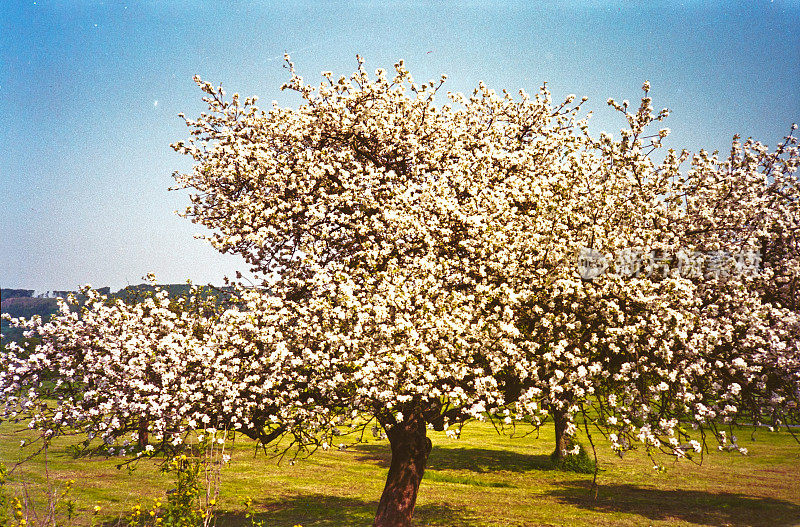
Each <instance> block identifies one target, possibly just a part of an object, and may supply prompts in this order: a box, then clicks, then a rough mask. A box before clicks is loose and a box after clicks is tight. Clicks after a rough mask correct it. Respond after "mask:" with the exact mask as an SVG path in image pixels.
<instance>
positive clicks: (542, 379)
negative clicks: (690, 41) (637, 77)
mask: <svg viewBox="0 0 800 527" xmlns="http://www.w3.org/2000/svg"><path fill="white" fill-rule="evenodd" d="M287 66H288V67H289V69H290V72H291V78H290V80H289V82H288V83H287V84H286V85H284V89H288V90H291V91H294V92H296V93H297V94H299V96H300V97H301V98H302V104H301V105H300V106H299V107H298V108H281V107H279V106H277V105H276V104H273V105H272V106H271V107H270V108H269V109H266V110H262V109H259V108H258V107H257V106H256V98H255V97H254V98H248V99H245V100H244V101H242V100H240V98H239V97H238V95H234V96H233V97H232V98H231V99H230V100H228V99H226V98H225V94H224V92H223V90H222V89H221V88H217V87H214V86H213V85H211V84H209V83H207V82H203V81H201V80H200V79H196V82H197V84H198V86H199V87H200V89H201V90H202V91H203V92H204V93H205V97H204V100H205V101H206V102H207V103H208V106H209V111H208V113H203V114H201V116H200V117H199V118H198V119H197V120H189V119H187V121H186V122H187V124H188V126H189V128H190V130H191V138H190V139H189V140H188V141H186V142H178V143H176V144H175V145H173V147H174V148H175V150H177V151H178V152H181V153H183V154H187V155H189V156H191V157H192V158H193V160H194V168H193V170H192V171H191V172H190V173H188V174H177V175H176V179H177V182H178V187H179V188H183V189H189V191H190V193H191V206H190V207H189V208H188V209H187V211H186V216H188V217H189V218H190V219H191V220H192V221H194V222H196V223H198V224H201V225H203V226H205V227H207V228H208V229H210V232H211V234H210V236H209V240H210V242H211V244H212V245H213V246H214V247H215V248H216V249H218V250H219V251H221V252H223V253H234V254H238V255H241V256H242V257H244V259H245V260H246V262H247V263H248V264H249V266H250V271H251V272H252V274H253V275H255V276H256V277H257V279H258V280H259V283H258V286H259V287H256V288H249V289H241V290H240V291H239V293H238V294H237V295H236V298H235V301H233V302H230V303H228V304H227V305H225V306H222V305H220V303H219V302H209V301H208V300H207V299H203V298H200V297H199V296H198V297H193V298H186V299H183V300H175V299H170V298H168V297H167V295H166V294H165V293H160V294H157V295H154V296H153V297H151V298H149V299H147V300H146V301H142V302H137V303H132V304H131V303H125V302H122V301H110V300H108V299H107V298H105V297H103V296H102V295H99V294H96V293H95V292H93V291H92V290H90V289H88V290H86V294H87V295H88V297H87V299H86V302H85V304H84V305H83V307H82V308H81V309H80V310H74V309H73V310H70V309H69V307H68V305H67V304H66V303H64V304H62V310H61V312H60V314H59V315H57V316H55V317H54V318H53V319H52V320H50V321H42V320H39V319H33V320H16V321H13V322H14V323H15V324H17V325H20V326H24V327H26V328H27V329H28V330H29V331H30V335H32V336H36V337H38V339H39V342H40V343H39V344H38V345H37V346H36V347H35V348H34V349H27V350H25V349H23V348H21V347H15V346H14V345H11V346H9V351H8V352H6V354H5V356H4V357H3V360H2V366H0V392H1V393H2V401H1V402H0V415H1V416H2V418H3V419H6V420H16V421H24V422H27V423H29V426H30V427H32V428H37V429H40V430H42V431H43V437H44V439H45V440H47V439H49V438H52V437H54V436H56V435H59V434H67V433H78V434H83V435H85V436H87V438H88V439H91V438H95V437H96V438H99V439H101V440H102V443H103V444H104V445H105V448H108V449H109V450H110V449H116V451H117V452H118V453H122V454H132V453H134V452H135V451H140V449H141V448H144V449H145V451H152V452H155V453H158V452H160V451H164V450H169V449H173V448H180V447H181V445H183V444H184V443H185V442H186V441H187V438H189V437H191V436H192V434H193V433H194V432H196V431H200V430H208V429H215V430H228V431H238V432H239V433H243V434H245V435H247V436H249V437H251V438H253V439H255V440H257V441H260V442H263V443H265V444H266V443H270V442H272V441H274V440H276V439H279V438H286V437H288V438H291V439H292V440H293V442H294V443H295V444H298V445H300V446H301V447H309V446H323V447H324V446H326V445H328V444H329V443H330V442H331V441H332V438H333V435H334V434H335V433H338V428H337V426H341V425H342V423H347V422H349V423H351V424H353V426H367V425H368V424H370V423H375V424H377V425H378V426H380V427H381V428H382V429H383V430H385V433H386V435H387V436H388V439H389V443H390V446H391V454H392V458H391V465H390V469H389V473H388V477H387V482H386V486H385V489H384V492H383V495H382V496H381V499H380V502H379V505H378V510H377V515H376V520H375V525H380V526H386V525H409V524H410V521H411V516H412V513H413V509H414V504H415V501H416V495H417V490H418V487H419V484H420V481H421V479H422V476H423V472H424V469H425V464H426V461H427V457H428V454H429V452H430V450H431V441H430V439H429V438H428V437H427V430H428V429H434V430H447V431H448V433H450V434H453V435H458V433H459V431H460V425H462V424H463V423H465V422H466V421H468V420H471V419H478V420H484V419H492V420H494V421H495V422H496V424H497V425H498V427H499V428H505V429H513V428H514V427H519V426H525V427H530V426H533V427H537V426H540V425H541V424H542V423H543V422H545V421H547V420H549V419H551V420H552V421H553V422H554V423H555V428H556V442H557V444H556V449H555V454H556V455H557V456H566V455H568V454H569V453H570V451H572V450H573V447H574V443H573V442H572V440H571V438H572V437H574V436H575V435H576V434H579V433H582V432H585V433H586V434H589V433H590V430H599V431H600V432H601V433H602V434H604V435H605V436H606V437H607V438H609V439H610V442H611V445H612V447H613V449H615V450H616V451H618V452H623V451H625V450H627V449H632V448H636V447H637V446H642V447H644V448H645V449H647V450H648V451H651V452H658V451H661V452H664V453H666V454H670V455H673V456H677V457H692V456H693V455H696V454H698V453H700V454H702V453H703V452H704V451H706V450H707V449H708V448H709V445H712V442H713V445H712V446H714V447H716V445H717V444H718V443H719V444H721V445H722V446H726V445H727V442H728V441H729V440H730V437H729V435H726V427H728V426H734V425H736V424H740V423H751V424H765V425H769V426H772V427H780V426H782V425H785V424H791V423H797V422H798V417H800V414H799V413H798V407H797V401H798V398H799V397H800V350H799V349H798V347H799V346H800V310H799V308H800V306H798V289H797V288H798V285H800V283H799V282H798V278H800V231H798V228H799V227H800V185H798V178H797V175H796V172H797V168H798V163H799V159H800V158H799V157H798V150H797V146H796V145H797V143H796V139H795V138H794V137H793V136H792V135H791V134H790V135H789V136H788V137H786V138H785V139H784V140H783V142H782V143H780V144H779V145H778V146H777V148H776V149H774V150H771V149H768V148H767V147H766V146H764V145H763V144H761V143H758V142H755V141H751V140H748V141H746V142H741V141H740V140H739V139H738V138H735V139H734V142H733V147H732V150H731V152H730V156H728V157H727V158H725V159H720V158H719V157H718V156H717V154H710V153H707V152H704V151H701V152H700V153H698V154H695V155H693V156H690V154H689V153H688V152H685V151H684V152H677V151H674V150H669V151H668V152H666V154H664V155H662V156H660V157H661V158H663V160H661V161H660V162H656V161H654V159H653V156H652V154H653V152H654V151H655V150H656V149H657V148H659V147H661V142H662V140H663V139H664V138H665V137H666V136H667V134H668V133H669V131H668V130H667V129H661V130H653V127H654V126H656V124H657V123H658V122H660V121H662V120H663V119H665V118H666V117H667V113H668V112H667V111H666V110H662V111H661V112H658V113H656V112H654V110H653V108H652V105H651V99H650V97H649V96H648V91H649V89H650V87H649V84H648V83H645V85H644V87H643V88H644V92H645V93H644V97H643V98H642V99H641V104H640V105H639V106H638V108H629V105H628V103H627V101H625V102H623V103H617V102H615V101H613V100H609V104H610V105H612V106H613V107H615V108H616V109H617V110H619V112H620V113H621V115H622V116H623V118H624V119H625V121H626V127H625V128H624V129H623V130H622V131H621V134H620V136H619V138H618V139H617V138H613V137H612V136H611V135H608V134H600V136H599V137H593V136H592V135H591V134H590V133H589V131H588V124H587V116H584V115H583V112H582V109H581V105H582V102H583V101H580V102H575V100H574V97H573V96H570V97H568V98H567V99H566V100H565V101H563V102H562V103H561V104H554V103H553V102H552V100H551V95H550V93H549V92H548V90H547V89H546V87H543V88H542V89H541V90H539V92H538V93H536V94H535V95H534V96H530V95H528V94H526V93H524V92H520V94H519V96H518V97H514V96H512V95H510V94H508V93H506V92H503V93H502V94H498V93H496V92H495V91H493V90H490V89H489V88H487V87H486V86H484V85H483V84H481V85H479V87H478V88H477V89H476V90H475V91H474V92H473V93H472V94H471V95H470V96H464V95H461V94H453V93H448V94H447V97H446V100H445V102H443V103H440V104H435V103H434V95H435V94H437V92H438V91H439V90H440V88H441V86H442V84H443V82H444V80H445V78H444V77H442V79H441V80H440V81H437V82H429V83H425V84H418V83H416V82H415V81H414V80H413V78H412V77H411V75H410V74H409V72H408V71H407V70H406V69H405V67H404V65H403V63H402V62H400V63H398V64H396V65H395V68H394V70H395V71H394V73H393V74H391V75H390V74H389V73H387V72H386V71H384V70H378V71H377V72H376V74H375V75H374V76H370V75H368V73H367V71H366V70H365V68H364V67H363V63H362V61H361V59H359V65H358V69H357V71H356V72H355V73H354V74H353V75H352V76H350V77H349V78H346V77H340V78H338V79H337V78H334V77H333V76H332V74H331V73H329V72H324V73H323V81H322V82H321V83H320V84H319V85H316V86H314V85H310V84H307V83H306V82H305V81H304V80H303V79H302V78H301V77H300V76H298V75H297V74H296V72H295V69H294V67H293V66H292V64H291V62H289V59H288V57H287ZM583 100H585V99H583ZM793 129H794V128H793ZM659 152H660V151H659ZM579 426H582V427H585V430H579V428H578V427H579ZM575 448H577V447H575ZM734 448H736V446H735V445H734ZM740 450H741V451H742V452H745V449H743V448H742V449H740Z"/></svg>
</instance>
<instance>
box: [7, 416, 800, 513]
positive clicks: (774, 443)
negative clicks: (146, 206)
mask: <svg viewBox="0 0 800 527" xmlns="http://www.w3.org/2000/svg"><path fill="white" fill-rule="evenodd" d="M14 430H15V429H14V427H12V426H11V425H8V424H6V425H2V426H0V461H2V462H4V463H5V464H6V465H7V466H9V468H11V466H13V465H14V463H15V462H16V461H18V460H19V459H22V458H24V457H25V455H26V454H28V453H29V450H27V449H26V448H22V449H21V448H20V447H19V443H20V440H21V439H23V438H25V436H27V435H28V434H30V432H22V433H17V432H15V431H14ZM739 436H740V438H739V443H740V445H742V446H746V447H747V448H748V450H749V451H750V455H748V456H742V455H740V454H738V453H735V452H734V453H726V452H713V453H712V454H711V455H708V456H706V457H705V459H704V461H703V464H702V465H701V466H698V465H696V464H694V463H691V462H687V461H679V462H673V461H671V460H670V459H669V458H662V460H661V461H662V462H663V463H664V464H665V466H666V468H667V471H666V473H657V472H656V471H654V470H653V467H652V465H653V463H652V461H651V460H650V459H648V458H647V457H646V456H644V455H643V454H642V453H641V452H634V453H630V454H628V455H626V456H625V457H624V458H622V459H620V458H618V457H616V456H614V455H613V453H612V452H611V451H610V449H609V448H608V444H607V443H605V442H603V441H601V442H600V444H599V445H598V453H599V455H600V461H601V472H600V474H599V476H598V483H599V484H600V488H599V491H598V496H597V499H594V498H593V495H592V494H591V493H590V487H591V480H592V476H591V475H584V474H575V473H570V472H561V471H558V470H554V469H553V467H552V464H551V462H550V459H549V454H550V452H551V451H552V448H553V433H552V429H548V428H545V429H543V430H542V434H541V437H540V438H538V439H537V437H536V435H535V434H534V435H529V436H527V437H524V438H508V437H505V436H500V435H498V434H497V432H496V431H495V430H494V428H493V427H492V426H491V425H488V424H484V423H472V424H470V425H468V426H466V427H465V428H464V431H463V434H462V437H461V439H458V440H453V439H448V438H447V437H446V436H445V435H444V434H443V433H437V432H431V438H432V440H433V444H434V448H433V451H432V452H431V455H430V459H429V462H428V470H427V473H426V477H425V479H424V480H423V482H422V485H421V487H420V491H419V499H418V502H417V510H416V514H415V517H416V524H417V525H441V526H473V525H474V526H480V525H487V526H488V525H493V526H501V525H503V526H506V525H542V524H546V525H587V526H588V525H764V526H767V525H768V526H774V525H777V526H779V525H787V526H788V525H796V524H800V445H798V444H797V443H795V442H794V440H793V439H792V438H791V437H790V436H789V435H788V434H785V433H778V434H774V433H768V432H766V431H759V432H757V433H756V439H757V441H755V442H751V441H750V432H749V431H742V433H740V434H739ZM595 439H597V438H595ZM343 441H346V437H345V438H343ZM67 446H68V442H67V441H66V440H59V441H58V442H57V443H56V444H55V445H54V446H53V448H52V449H51V450H50V452H49V454H48V469H49V475H50V478H51V481H53V482H55V484H56V485H60V484H61V483H59V482H63V481H65V480H67V479H75V480H77V483H76V485H75V491H74V493H73V495H74V497H75V499H76V500H77V501H78V508H79V512H82V513H83V517H84V518H86V520H85V521H84V523H88V518H89V516H90V511H91V509H92V508H93V507H94V506H95V504H99V505H100V506H101V507H102V511H101V516H102V517H103V520H104V521H107V522H111V523H116V522H117V521H118V520H119V519H120V518H123V517H124V515H125V514H127V512H128V511H129V510H130V509H131V507H133V506H134V505H135V504H136V503H137V502H142V503H149V502H150V501H151V500H152V498H156V497H162V496H163V495H164V493H165V492H166V491H167V490H169V489H170V488H171V486H172V485H173V482H172V481H171V479H170V477H169V476H168V475H164V474H161V473H160V472H159V471H158V468H157V466H156V465H155V464H154V463H153V462H150V461H144V462H141V463H139V465H138V466H137V467H136V469H135V470H133V471H132V472H130V473H129V472H128V471H127V470H126V469H124V468H123V469H117V468H116V465H117V464H119V463H120V461H121V460H120V459H119V458H106V457H89V458H78V459H76V458H74V457H73V456H72V455H71V454H70V450H69V449H68V448H67ZM232 456H233V457H232V464H231V466H230V467H229V468H227V469H225V470H224V474H223V486H222V499H221V501H220V511H221V512H220V514H219V520H218V524H219V525H222V526H228V525H230V526H238V525H243V524H244V523H245V519H244V515H243V505H242V501H243V500H244V499H245V498H246V497H251V498H252V499H253V501H254V508H255V510H256V511H257V512H258V514H257V519H263V520H264V521H265V527H270V526H292V525H295V524H302V525H303V526H304V527H309V526H338V525H342V526H348V525H369V524H371V521H372V517H373V514H374V511H375V509H376V506H377V500H378V498H379V497H380V494H381V491H382V489H383V484H384V478H385V477H386V471H387V470H388V462H389V449H388V443H387V442H386V441H385V440H384V441H375V440H370V441H368V442H366V443H363V444H358V445H354V446H351V447H348V448H346V449H343V450H339V449H338V448H334V449H331V450H329V451H321V450H320V451H318V452H317V453H315V454H314V455H313V456H311V457H309V458H299V459H297V460H295V462H294V464H290V463H289V461H288V458H284V460H283V461H282V462H281V463H280V464H278V462H277V460H276V459H274V458H269V457H267V456H265V455H264V454H263V452H262V453H258V454H256V451H255V449H254V447H253V445H252V443H250V442H248V441H244V440H241V439H237V440H236V443H235V445H234V446H233V447H232ZM13 478H14V481H15V482H16V484H20V483H22V482H26V484H27V485H28V488H29V489H35V488H42V487H43V485H44V484H45V480H46V478H45V474H44V459H43V458H42V457H38V458H36V459H33V460H31V461H29V462H27V463H25V464H23V465H21V466H19V467H18V468H17V469H16V470H15V472H14V474H13Z"/></svg>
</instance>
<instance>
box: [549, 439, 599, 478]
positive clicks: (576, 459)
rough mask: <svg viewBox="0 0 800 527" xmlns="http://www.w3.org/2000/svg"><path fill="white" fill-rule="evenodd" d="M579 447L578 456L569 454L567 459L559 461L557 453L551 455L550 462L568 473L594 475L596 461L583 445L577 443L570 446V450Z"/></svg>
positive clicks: (574, 442)
mask: <svg viewBox="0 0 800 527" xmlns="http://www.w3.org/2000/svg"><path fill="white" fill-rule="evenodd" d="M576 445H577V446H578V453H577V454H567V455H566V456H565V457H563V458H561V459H559V458H558V456H557V455H556V452H553V453H552V454H550V461H551V462H552V463H553V465H554V466H555V467H556V468H557V469H558V470H564V471H567V472H577V473H579V474H594V469H595V466H594V460H593V459H592V458H591V457H589V454H588V453H587V452H586V449H585V448H583V445H582V444H580V443H578V442H577V441H573V442H571V443H570V444H569V447H568V450H571V449H573V448H574V447H575V446H576Z"/></svg>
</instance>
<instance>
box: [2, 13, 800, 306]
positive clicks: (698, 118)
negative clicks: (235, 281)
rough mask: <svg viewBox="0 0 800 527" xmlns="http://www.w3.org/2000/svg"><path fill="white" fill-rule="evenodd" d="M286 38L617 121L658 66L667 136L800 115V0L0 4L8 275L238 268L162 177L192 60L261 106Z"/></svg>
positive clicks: (78, 280) (320, 55)
mask: <svg viewBox="0 0 800 527" xmlns="http://www.w3.org/2000/svg"><path fill="white" fill-rule="evenodd" d="M284 51H288V52H289V53H291V55H292V58H293V60H294V62H295V64H296V66H297V68H298V70H299V72H300V74H301V75H303V76H304V77H305V78H306V79H314V78H318V75H319V72H320V71H323V70H332V71H334V72H335V73H350V72H351V71H352V70H353V69H354V66H355V55H356V54H357V53H358V54H361V55H363V56H364V57H365V59H366V61H367V66H368V68H369V69H370V70H374V69H376V68H378V67H385V68H390V67H391V65H392V64H393V63H394V62H396V61H397V59H400V58H403V59H405V61H406V64H407V66H408V68H409V69H410V70H411V72H412V74H413V75H414V77H415V78H416V79H418V80H427V79H429V78H438V77H439V75H440V74H441V73H446V74H448V77H449V79H448V82H447V83H446V85H445V86H446V87H447V88H448V89H450V90H452V91H470V90H471V89H472V88H473V87H475V86H476V85H477V83H478V82H479V81H481V80H482V81H484V82H486V83H487V84H488V85H490V86H491V87H493V88H496V89H498V90H499V89H503V88H506V89H509V90H512V91H514V92H516V91H517V90H518V89H520V88H524V89H525V90H527V91H529V92H534V91H535V90H536V89H537V88H538V87H539V86H540V85H541V83H542V82H544V81H547V82H548V84H549V86H550V88H551V90H552V91H553V93H554V95H555V96H556V97H557V98H558V97H563V96H566V95H567V94H569V93H575V94H577V95H578V96H579V97H580V96H583V95H586V96H588V97H589V101H588V102H587V103H586V106H585V107H586V108H587V109H589V110H592V111H593V112H594V117H593V119H592V122H593V124H592V127H593V129H594V130H595V131H599V130H608V131H611V132H616V131H617V130H618V129H619V128H620V127H621V126H622V125H623V123H622V121H621V120H620V119H619V118H617V117H616V116H615V115H614V114H613V113H612V111H611V110H610V109H608V108H607V107H606V105H605V101H606V99H607V98H608V97H614V98H617V99H620V100H621V99H629V100H631V101H632V102H633V101H635V100H636V99H637V98H638V97H639V95H640V93H641V92H640V90H639V88H640V86H641V84H642V82H643V81H644V80H647V79H649V80H650V81H651V83H652V85H653V89H652V92H651V95H652V96H653V98H654V104H655V106H656V108H657V109H658V108H662V107H668V108H670V109H671V110H672V112H673V113H672V115H671V117H670V118H669V119H668V121H667V123H666V126H668V127H670V128H671V129H672V131H673V134H672V135H671V136H670V138H669V139H668V141H667V146H670V147H674V148H678V149H680V148H689V149H691V150H698V149H700V148H706V149H710V150H714V149H719V150H721V151H725V150H727V149H728V148H729V146H730V140H731V137H732V136H733V134H735V133H740V134H742V135H743V136H745V137H747V136H753V137H755V138H758V139H760V140H762V141H763V142H765V143H767V144H769V145H775V143H777V142H778V141H779V140H780V139H781V137H782V136H783V135H785V134H786V133H787V132H788V130H789V126H790V125H791V124H792V123H793V122H798V121H800V87H798V82H799V81H800V0H774V1H769V0H764V1H759V0H756V1H753V2H730V1H728V2H699V1H697V2H659V1H652V0H651V1H647V2H631V1H600V0H596V1H583V2H581V1H577V2H576V1H572V2H546V1H530V2H522V1H517V2H489V1H485V2H472V1H468V0H467V1H465V0H461V1H457V2H444V1H433V2H367V1H351V2H291V1H288V0H285V1H282V2H266V1H264V2H238V1H230V0H227V1H223V0H206V1H202V2H201V1H189V0H182V1H163V0H162V1H151V2H133V1H129V2H123V1H116V2H112V1H90V0H82V1H77V0H76V1H49V0H36V1H35V2H34V1H32V0H30V1H28V0H25V1H22V0H0V285H2V287H18V288H29V289H37V290H40V291H42V290H52V289H73V288H75V287H77V286H78V285H80V284H83V283H87V282H88V283H91V284H93V285H95V286H105V285H109V286H111V287H112V288H119V287H123V286H125V285H126V284H128V283H139V282H140V281H141V277H142V276H143V275H144V274H146V273H147V272H150V271H152V272H155V273H156V275H157V277H158V279H159V280H160V281H162V282H182V281H185V280H186V279H187V278H191V279H192V280H193V281H195V282H197V283H208V282H213V283H220V282H221V278H222V277H223V276H224V275H229V276H231V275H233V273H234V272H235V270H236V269H242V270H244V268H245V265H244V264H243V262H241V261H240V260H239V259H238V258H236V257H233V256H222V255H218V254H216V253H215V251H214V250H213V249H211V248H210V246H208V245H207V244H206V242H204V241H201V240H197V239H194V238H193V234H195V233H199V232H201V230H200V228H199V227H197V226H195V225H193V224H191V223H190V222H189V221H188V220H185V219H182V218H179V217H178V216H176V215H175V214H174V211H175V210H178V209H182V208H183V207H185V205H186V204H187V202H188V198H187V194H186V193H182V192H168V190H167V189H168V187H170V186H171V185H172V176H171V174H172V173H173V172H174V171H176V170H178V171H186V170H188V169H189V167H190V161H189V160H188V159H185V158H183V157H182V156H179V155H178V154H176V153H174V152H173V151H172V150H171V149H170V148H169V144H170V143H172V142H175V141H177V140H180V139H185V138H186V136H187V134H186V128H185V125H184V124H183V121H182V120H181V119H179V118H178V117H177V114H178V113H179V112H184V113H186V115H188V116H196V115H197V114H199V112H200V111H202V110H203V105H202V102H201V101H200V93H199V91H198V90H197V88H196V87H195V85H194V83H193V82H192V80H191V78H192V75H194V74H199V75H200V76H201V77H202V78H203V79H205V80H208V81H211V82H213V83H215V84H217V83H222V84H223V85H224V86H225V87H226V89H227V91H228V92H229V93H233V92H234V91H235V92H239V93H240V94H242V95H243V96H244V95H258V96H259V97H260V98H261V101H262V103H267V104H268V103H269V101H272V100H277V101H278V102H279V103H280V104H282V105H295V104H296V103H297V100H296V99H294V98H292V97H291V96H290V95H289V94H285V93H281V92H280V91H279V87H280V85H281V84H282V83H283V82H284V81H285V80H286V78H287V75H286V70H284V69H283V67H282V55H283V52H284Z"/></svg>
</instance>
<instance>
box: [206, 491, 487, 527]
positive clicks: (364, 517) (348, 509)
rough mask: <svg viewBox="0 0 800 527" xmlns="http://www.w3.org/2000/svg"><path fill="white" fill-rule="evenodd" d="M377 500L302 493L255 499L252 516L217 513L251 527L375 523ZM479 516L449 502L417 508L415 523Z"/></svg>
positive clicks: (469, 521)
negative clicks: (272, 498)
mask: <svg viewBox="0 0 800 527" xmlns="http://www.w3.org/2000/svg"><path fill="white" fill-rule="evenodd" d="M377 509H378V503H377V502H369V501H362V500H358V499H353V498H344V497H338V496H326V495H324V494H303V495H297V496H289V497H285V498H282V499H279V500H274V501H268V502H255V501H254V503H253V510H254V511H255V514H254V515H253V517H252V519H251V518H247V517H245V514H244V512H235V511H233V512H222V513H219V514H218V515H217V523H216V525H217V526H218V527H249V526H251V525H253V523H252V522H253V521H254V522H255V523H256V524H258V522H262V521H263V522H264V523H263V525H265V526H269V527H293V526H295V525H298V524H299V525H302V526H303V527H334V526H335V527H339V526H344V525H347V526H358V525H372V522H373V520H374V519H375V511H376V510H377ZM475 521H476V519H475V518H474V517H473V516H472V515H470V514H469V512H468V511H466V510H463V509H460V508H454V507H450V506H449V505H446V504H431V505H422V506H418V507H416V508H415V509H414V522H413V523H414V525H419V526H422V525H436V526H442V527H445V526H447V527H468V526H470V525H474V524H475Z"/></svg>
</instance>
